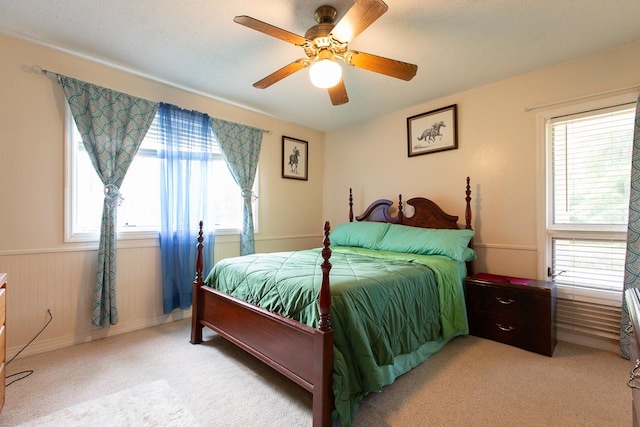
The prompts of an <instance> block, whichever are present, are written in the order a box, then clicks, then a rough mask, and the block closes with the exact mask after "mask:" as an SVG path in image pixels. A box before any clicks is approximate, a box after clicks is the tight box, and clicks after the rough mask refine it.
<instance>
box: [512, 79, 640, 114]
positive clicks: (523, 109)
mask: <svg viewBox="0 0 640 427" xmlns="http://www.w3.org/2000/svg"><path fill="white" fill-rule="evenodd" d="M637 88H640V84H635V85H631V86H627V87H621V88H619V89H612V90H606V91H604V92H598V93H593V94H591V95H584V96H578V97H576V98H570V99H565V100H563V101H555V102H550V103H548V104H541V105H536V106H534V107H523V108H522V111H524V112H525V113H528V112H530V111H533V110H537V109H539V108H545V107H552V106H554V105H559V104H565V103H567V102H573V101H580V100H582V99H587V98H595V97H596V96H601V95H609V94H611V93H616V92H622V91H625V90H631V89H637Z"/></svg>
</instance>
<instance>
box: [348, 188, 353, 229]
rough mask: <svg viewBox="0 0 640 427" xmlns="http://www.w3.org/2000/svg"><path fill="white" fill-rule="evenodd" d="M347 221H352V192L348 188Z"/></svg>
mask: <svg viewBox="0 0 640 427" xmlns="http://www.w3.org/2000/svg"><path fill="white" fill-rule="evenodd" d="M349 222H353V193H352V192H351V188H349Z"/></svg>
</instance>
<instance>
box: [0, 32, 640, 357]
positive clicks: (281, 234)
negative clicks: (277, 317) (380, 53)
mask: <svg viewBox="0 0 640 427" xmlns="http://www.w3.org/2000/svg"><path fill="white" fill-rule="evenodd" d="M0 58H2V60H1V61H0V77H2V78H1V79H0V94H2V98H1V101H0V171H1V172H0V173H1V175H0V177H1V178H0V204H1V209H0V271H6V272H8V273H9V291H8V308H7V312H8V320H7V325H8V333H7V338H8V343H7V346H8V349H9V355H10V356H11V355H12V354H14V353H15V352H16V351H17V350H18V349H19V348H20V347H21V346H22V345H24V344H25V343H26V342H27V341H28V340H29V339H30V338H31V337H32V336H33V334H34V333H35V332H36V331H37V330H38V329H39V328H40V327H41V326H42V325H43V324H44V322H45V321H46V319H47V314H46V312H47V309H51V311H52V314H53V316H54V321H53V322H52V323H51V325H50V326H49V327H48V328H47V329H46V331H45V332H44V334H43V335H42V336H41V337H40V338H38V340H36V342H35V343H34V344H32V345H31V346H30V347H29V349H28V350H27V351H26V352H24V353H23V355H25V354H29V353H35V352H39V351H45V350H48V349H52V348H56V347H60V346H63V345H71V344H73V343H77V342H82V341H86V340H90V339H96V338H100V337H103V336H105V335H108V334H116V333H121V332H125V331H128V330H133V329H138V328H142V327H146V326H150V325H153V324H156V323H159V322H165V321H170V320H171V319H173V318H179V317H184V316H188V315H189V312H188V311H187V312H184V313H183V312H180V311H177V312H175V313H174V314H173V315H172V316H170V317H169V316H164V315H162V310H161V295H160V287H159V280H160V273H159V249H158V244H157V241H155V240H144V241H126V242H125V241H121V242H119V243H120V246H119V251H118V276H117V282H118V288H117V289H118V293H117V301H118V307H119V310H120V324H119V325H117V326H115V327H111V328H107V329H102V328H95V327H92V326H91V325H90V311H91V305H90V304H91V298H92V290H93V274H94V269H95V262H96V250H95V248H96V247H97V244H96V243H93V244H90V245H86V244H68V243H64V242H63V215H64V212H63V187H64V165H63V152H64V151H63V143H64V128H63V124H64V105H65V104H64V103H65V100H64V96H63V94H62V91H61V88H60V86H58V84H57V83H55V81H54V80H53V79H51V78H47V77H43V76H41V75H37V74H34V73H33V72H31V70H30V68H31V67H32V66H33V65H40V66H42V67H45V68H48V69H51V70H53V71H56V72H59V73H62V74H66V75H69V76H72V77H75V78H78V79H81V80H85V81H89V82H92V83H95V84H98V85H102V86H105V87H110V88H112V89H115V90H119V91H122V92H127V93H130V94H132V95H136V96H140V97H143V98H146V99H150V100H157V101H165V102H169V103H173V104H176V105H179V106H181V107H185V108H191V109H195V110H199V111H203V112H206V113H208V114H210V115H211V116H214V117H219V118H222V119H225V120H230V121H235V122H239V123H243V124H247V125H250V126H255V127H260V128H265V129H270V130H271V131H272V133H271V134H270V135H265V137H264V139H263V146H262V147H263V148H262V152H261V157H260V193H261V198H260V204H259V208H260V212H259V214H260V224H259V229H260V233H259V235H258V236H257V245H256V247H257V250H258V251H261V252H262V251H273V250H287V249H302V248H305V247H310V246H316V242H317V241H318V237H319V236H320V230H321V225H322V222H323V221H324V220H331V221H332V223H333V224H338V223H341V222H345V221H346V220H347V210H348V204H347V203H348V200H347V197H348V189H349V187H353V189H354V207H355V210H356V213H358V212H359V211H361V210H362V209H364V207H366V205H367V204H368V203H370V202H371V201H373V200H374V199H377V198H380V197H385V198H389V199H394V200H395V199H396V198H397V194H398V193H402V194H403V196H404V197H405V198H410V197H414V196H426V197H430V198H433V199H434V200H436V201H438V202H439V203H441V205H442V207H443V208H445V210H447V211H449V212H450V213H453V214H456V215H460V216H461V217H463V216H464V190H465V188H464V187H465V178H466V177H467V176H470V177H471V179H472V198H473V201H472V208H473V225H474V228H475V229H476V230H477V233H478V234H477V238H476V242H477V249H478V251H479V254H480V260H479V261H478V265H477V269H481V270H485V269H487V270H489V271H492V272H495V273H503V274H513V275H523V276H534V275H536V271H537V267H538V266H537V265H536V264H537V256H538V250H537V248H538V242H537V237H538V236H537V232H536V227H537V224H538V223H539V222H540V221H541V220H542V218H541V215H539V213H538V210H537V199H536V197H537V194H538V193H540V191H541V188H540V185H539V184H538V179H537V174H538V173H539V165H538V164H537V162H536V159H537V158H538V157H539V154H540V149H541V148H540V146H539V143H538V140H537V138H536V113H535V112H531V113H525V112H523V110H522V108H523V107H525V106H532V105H537V104H546V103H549V102H554V101H559V100H564V99H569V98H574V97H579V96H583V95H588V94H593V93H598V92H602V91H606V90H611V89H617V88H621V87H625V86H630V85H634V84H638V83H640V41H639V42H635V43H631V44H628V45H625V46H621V47H619V48H615V49H610V50H607V51H605V52H601V53H598V54H594V55H591V56H588V57H584V58H580V59H578V60H575V61H572V62H569V63H565V64H561V65H558V66H555V67H551V68H547V69H543V70H539V71H536V72H532V73H529V74H526V75H522V76H519V77H516V78H512V79H508V80H504V81H501V82H498V83H495V84H491V85H487V86H483V87H480V88H477V89H473V90H469V91H466V92H462V93H459V94H456V95H452V96H449V97H446V98H443V99H439V100H436V101H433V102H428V103H424V104H421V105H417V106H415V107H412V108H408V109H405V110H401V111H397V112H395V113H392V114H389V115H386V116H383V117H379V118H376V119H375V120H371V121H369V122H366V123H363V124H360V125H355V126H351V127H348V128H344V129H340V130H337V131H333V132H329V133H327V134H325V135H323V134H322V133H319V132H316V131H313V130H310V129H306V128H303V127H300V126H296V125H293V124H290V123H286V122H282V121H279V120H275V119H273V118H270V117H267V116H264V115H260V114H257V113H254V112H251V111H248V110H244V109H241V108H238V107H235V106H232V105H229V104H225V103H223V102H219V101H216V100H213V99H210V98H207V97H204V96H200V95H197V94H194V93H190V92H187V91H185V90H181V89H177V88H174V87H170V86H167V85H165V84H162V83H159V82H155V81H152V80H149V79H146V78H143V77H140V76H136V75H133V74H131V73H127V72H124V71H121V70H117V69H113V68H110V67H107V66H104V65H101V64H98V63H95V62H92V61H88V60H85V59H81V58H77V57H74V56H71V55H68V54H66V53H62V52H59V51H56V50H52V49H49V48H46V47H42V46H38V45H35V44H32V43H28V42H24V41H19V40H16V39H13V38H9V37H6V36H0ZM469 72H472V71H471V70H470V71H469ZM408 84H411V83H408ZM434 84H437V82H434ZM416 90H419V89H418V88H417V89H416ZM450 104H457V105H458V123H459V128H458V132H459V134H458V137H459V149H457V150H452V151H447V152H441V153H434V154H429V155H424V156H418V157H413V158H408V157H407V142H406V118H407V117H409V116H412V115H415V114H420V113H423V112H427V111H430V110H434V109H437V108H440V107H443V106H447V105H450ZM282 135H287V136H292V137H295V138H300V139H303V140H307V141H309V158H310V164H309V181H308V182H304V181H296V180H287V179H282V178H281V176H280V173H281V169H280V168H281V160H280V156H281V136H282ZM237 241H238V238H237V236H231V237H226V236H223V237H221V238H219V239H218V242H217V244H216V258H220V257H223V256H225V257H226V256H231V255H236V254H237V253H238V243H237ZM140 266H143V267H144V268H140ZM186 339H187V337H185V340H186Z"/></svg>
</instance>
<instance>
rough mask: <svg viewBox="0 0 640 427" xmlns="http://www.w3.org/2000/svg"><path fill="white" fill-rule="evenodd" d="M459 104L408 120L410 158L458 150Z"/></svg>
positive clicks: (408, 150)
mask: <svg viewBox="0 0 640 427" xmlns="http://www.w3.org/2000/svg"><path fill="white" fill-rule="evenodd" d="M457 116H458V114H457V104H453V105H449V106H447V107H442V108H439V109H437V110H433V111H429V112H426V113H422V114H417V115H415V116H411V117H408V118H407V153H408V155H409V157H414V156H421V155H423V154H431V153H436V152H439V151H447V150H456V149H457V148H458V117H457Z"/></svg>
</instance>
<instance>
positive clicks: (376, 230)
mask: <svg viewBox="0 0 640 427" xmlns="http://www.w3.org/2000/svg"><path fill="white" fill-rule="evenodd" d="M390 225H391V224H388V223H385V222H347V223H344V224H340V225H338V226H337V227H336V228H334V229H333V231H332V232H331V234H330V235H329V239H330V240H331V244H332V245H335V246H353V247H357V248H367V249H378V245H379V244H380V241H381V240H382V238H383V237H384V235H385V234H386V233H387V230H388V229H389V226H390Z"/></svg>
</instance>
